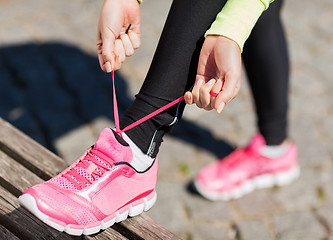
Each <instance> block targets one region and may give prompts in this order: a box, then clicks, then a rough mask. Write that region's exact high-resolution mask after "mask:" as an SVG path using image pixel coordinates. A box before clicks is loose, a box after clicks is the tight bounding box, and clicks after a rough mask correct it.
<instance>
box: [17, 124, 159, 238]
mask: <svg viewBox="0 0 333 240" xmlns="http://www.w3.org/2000/svg"><path fill="white" fill-rule="evenodd" d="M132 158H133V154H132V150H131V148H130V147H129V145H128V144H127V143H126V142H125V141H124V140H123V139H122V138H121V137H119V135H118V134H117V133H115V132H114V131H112V130H111V129H104V130H103V131H102V132H101V134H100V136H99V137H98V140H97V142H96V143H95V145H94V146H93V147H91V148H90V149H88V150H87V152H86V153H85V154H84V155H83V156H82V157H81V158H79V159H78V160H77V161H76V162H75V163H73V164H72V165H71V166H70V167H69V168H67V169H66V170H64V171H63V172H62V173H60V174H59V175H57V176H55V177H53V178H52V179H50V180H49V181H47V182H45V183H42V184H38V185H35V186H33V187H31V188H29V189H28V190H26V191H25V192H24V193H23V194H22V195H21V196H20V197H19V202H20V204H21V205H22V206H23V207H25V208H27V209H28V210H29V211H30V212H32V213H33V214H34V215H35V216H36V217H38V218H39V219H40V220H42V221H43V222H45V223H46V224H48V225H49V226H51V227H53V228H55V229H57V230H59V231H65V232H67V233H68V234H71V235H81V234H85V235H88V234H93V233H97V232H99V231H100V229H106V228H108V227H110V226H111V225H113V224H114V223H115V222H120V221H123V220H125V219H126V218H127V216H131V217H132V216H135V215H138V214H140V213H142V212H143V211H147V210H148V209H150V208H151V207H152V206H153V205H154V203H155V201H156V193H155V184H156V177H157V160H156V159H155V161H154V162H153V164H152V166H151V167H150V168H149V169H148V170H146V171H145V172H137V171H136V170H135V169H134V168H133V167H132V166H131V165H130V162H131V160H132Z"/></svg>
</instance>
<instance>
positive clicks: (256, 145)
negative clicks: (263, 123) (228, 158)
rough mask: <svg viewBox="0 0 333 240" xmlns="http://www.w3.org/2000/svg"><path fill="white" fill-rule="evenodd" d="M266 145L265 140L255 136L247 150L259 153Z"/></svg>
mask: <svg viewBox="0 0 333 240" xmlns="http://www.w3.org/2000/svg"><path fill="white" fill-rule="evenodd" d="M265 145H266V142H265V139H264V137H263V136H262V135H261V134H259V133H258V134H256V135H255V136H254V137H253V138H252V140H251V142H250V144H249V145H248V146H247V150H250V151H253V152H258V153H259V152H260V149H261V148H262V147H263V146H265Z"/></svg>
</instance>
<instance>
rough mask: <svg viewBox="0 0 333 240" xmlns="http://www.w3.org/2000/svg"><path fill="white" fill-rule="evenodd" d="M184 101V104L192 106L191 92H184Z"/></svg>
mask: <svg viewBox="0 0 333 240" xmlns="http://www.w3.org/2000/svg"><path fill="white" fill-rule="evenodd" d="M184 100H185V102H186V104H188V105H192V104H193V97H192V93H191V92H186V93H185V95H184Z"/></svg>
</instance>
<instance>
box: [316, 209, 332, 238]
mask: <svg viewBox="0 0 333 240" xmlns="http://www.w3.org/2000/svg"><path fill="white" fill-rule="evenodd" d="M317 213H318V214H319V216H320V217H321V218H322V219H323V221H324V222H325V225H326V227H327V228H328V230H329V231H330V232H331V233H332V231H333V214H332V213H333V204H332V203H331V204H329V205H325V206H323V207H321V208H319V209H318V211H317Z"/></svg>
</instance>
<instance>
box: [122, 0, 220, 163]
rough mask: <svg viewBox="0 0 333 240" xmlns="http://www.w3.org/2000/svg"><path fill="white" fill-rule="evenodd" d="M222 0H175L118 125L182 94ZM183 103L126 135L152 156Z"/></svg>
mask: <svg viewBox="0 0 333 240" xmlns="http://www.w3.org/2000/svg"><path fill="white" fill-rule="evenodd" d="M225 2H226V1H225V0H218V1H216V0H207V1H193V0H175V1H174V2H173V4H172V6H171V9H170V12H169V16H168V18H167V21H166V24H165V26H164V30H163V33H162V36H161V38H160V41H159V44H158V47H157V50H156V52H155V56H154V58H153V61H152V64H151V66H150V69H149V72H148V75H147V77H146V79H145V81H144V84H143V86H142V88H141V90H140V92H139V94H138V95H136V99H135V101H134V103H133V105H132V106H131V107H130V108H129V109H128V110H127V112H126V113H125V116H124V117H123V118H122V120H121V122H120V124H121V128H124V127H126V126H128V125H129V124H131V123H132V122H134V121H136V120H138V119H140V118H141V117H143V116H146V115H147V114H149V113H151V112H153V111H154V110H156V109H158V108H160V107H162V106H164V105H166V104H167V103H169V102H171V101H173V100H175V99H176V98H178V97H180V96H182V95H184V93H185V92H186V90H188V89H189V88H190V87H191V86H192V85H193V83H194V80H195V75H196V70H197V62H198V58H199V54H200V50H201V46H202V44H203V40H204V37H203V34H204V33H205V31H206V30H207V29H208V28H209V27H210V24H211V23H212V22H213V21H214V19H215V17H216V15H217V13H218V12H219V11H220V10H221V8H222V7H223V5H224V4H225ZM183 109H184V104H182V105H181V106H175V107H173V108H170V109H168V110H167V111H165V112H163V113H162V114H159V115H158V116H156V117H154V118H152V119H151V120H148V121H147V122H145V123H143V124H140V126H137V127H135V128H134V129H131V130H129V131H127V132H126V134H127V135H128V136H129V137H130V138H131V139H132V140H133V141H134V142H135V143H136V144H137V145H138V146H139V148H140V149H141V150H142V151H143V152H144V153H147V154H148V155H149V156H152V157H155V156H156V154H157V152H158V147H159V145H160V143H161V142H162V137H163V135H164V134H165V132H167V131H168V130H169V129H170V125H171V123H174V121H175V120H176V119H177V118H179V117H180V116H181V114H182V112H183Z"/></svg>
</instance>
